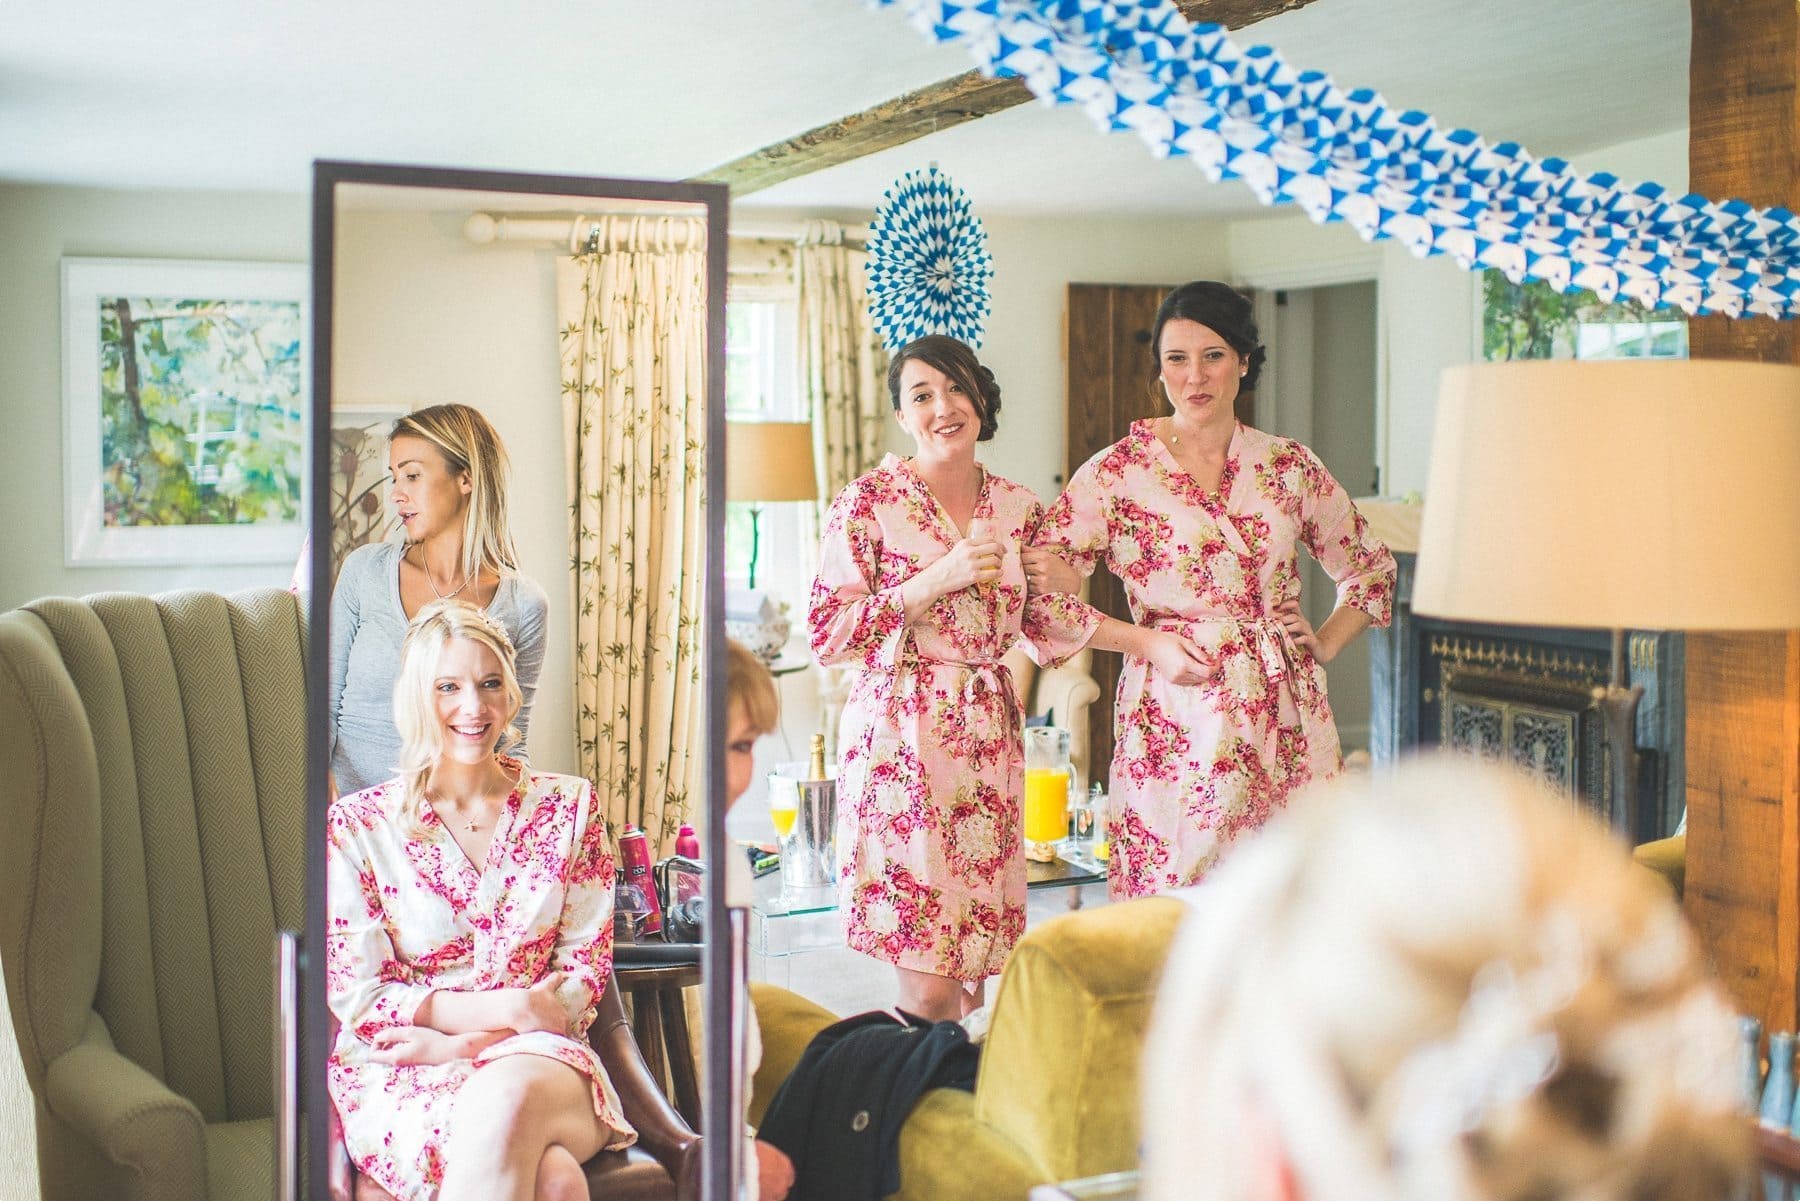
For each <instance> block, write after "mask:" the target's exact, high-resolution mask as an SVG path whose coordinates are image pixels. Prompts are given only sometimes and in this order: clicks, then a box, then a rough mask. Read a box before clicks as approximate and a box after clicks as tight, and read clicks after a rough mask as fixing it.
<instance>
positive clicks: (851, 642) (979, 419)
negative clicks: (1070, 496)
mask: <svg viewBox="0 0 1800 1201" xmlns="http://www.w3.org/2000/svg"><path fill="white" fill-rule="evenodd" d="M888 393H889V398H890V399H891V400H892V402H893V406H894V413H895V415H896V417H897V418H898V420H899V422H900V426H901V428H902V429H904V430H905V431H906V432H907V434H908V435H910V436H911V438H912V439H913V442H914V443H915V445H916V447H917V450H916V453H915V454H914V455H913V457H911V458H909V459H902V458H899V457H897V456H895V455H888V456H887V457H886V458H885V459H883V460H882V462H881V464H880V465H879V466H877V467H876V468H875V469H874V470H872V471H870V472H868V473H867V474H865V475H862V476H860V477H859V478H857V479H856V480H853V481H852V482H851V483H850V484H849V485H848V486H847V487H846V488H845V489H844V490H843V492H841V493H840V494H839V495H838V497H837V499H836V500H835V501H833V502H832V506H831V510H830V512H829V514H828V515H827V517H826V523H825V532H824V537H823V543H822V546H821V548H820V554H819V574H818V578H817V579H816V580H814V581H813V588H812V599H811V604H810V607H809V611H808V613H807V621H808V625H809V628H810V633H811V642H812V649H813V653H814V654H815V655H817V656H818V658H819V661H820V662H821V663H824V664H828V665H829V664H837V663H852V664H855V665H856V666H858V667H860V668H862V669H863V670H862V672H861V673H860V674H859V675H858V677H857V679H856V682H855V684H854V685H853V686H852V688H851V691H850V696H849V699H848V701H847V703H846V705H845V707H844V716H843V724H842V726H841V727H840V732H839V739H838V745H839V746H840V747H841V748H843V750H842V756H841V761H840V763H839V767H838V776H837V781H838V830H837V849H838V890H839V907H840V909H841V911H842V912H843V914H844V924H845V932H846V936H847V939H848V941H849V944H850V946H851V947H853V948H855V949H856V950H858V951H861V952H862V953H864V954H866V955H869V956H872V957H874V958H877V959H882V960H885V961H887V962H889V963H892V964H893V965H894V967H895V968H896V969H897V971H898V973H899V985H900V1007H901V1008H902V1009H905V1010H907V1011H908V1012H911V1013H916V1014H918V1015H920V1016H921V1017H928V1018H934V1019H944V1018H956V1017H959V1016H961V1015H962V1014H964V1013H967V1012H969V1011H971V1010H973V1009H974V1008H976V1007H977V1006H978V1005H979V1004H980V1003H981V995H980V994H981V986H982V983H983V982H984V981H985V980H986V979H987V977H988V976H990V975H993V974H995V973H996V972H998V971H999V970H1000V968H1001V966H1002V965H1003V964H1004V963H1005V961H1006V957H1007V955H1008V954H1009V953H1010V952H1011V950H1012V948H1013V944H1014V943H1016V942H1017V941H1018V938H1019V935H1020V934H1021V933H1022V932H1023V930H1024V927H1025V862H1024V859H1023V858H1022V856H1021V853H1020V851H1021V847H1020V812H1019V796H1020V791H1021V786H1022V776H1023V766H1024V751H1023V746H1022V743H1021V740H1020V730H1021V724H1022V723H1021V720H1020V715H1019V708H1018V701H1017V697H1016V694H1015V693H1014V691H1013V684H1012V680H1011V678H1010V676H1009V673H1008V672H1007V670H1006V668H1005V667H1004V666H1003V665H1002V663H1001V656H1002V655H1003V654H1005V653H1006V651H1007V650H1008V649H1009V648H1011V646H1012V644H1013V643H1014V642H1015V641H1016V640H1017V639H1018V638H1019V636H1020V631H1021V628H1022V623H1023V618H1024V613H1025V575H1024V570H1023V568H1022V567H1021V566H1020V562H1019V555H1018V548H1019V546H1020V545H1021V544H1022V543H1024V542H1025V541H1026V540H1028V539H1029V538H1030V537H1031V535H1032V534H1033V533H1034V532H1035V530H1036V527H1037V523H1038V519H1039V517H1040V515H1041V512H1042V510H1041V506H1040V505H1039V504H1038V501H1037V498H1036V497H1035V496H1033V495H1032V493H1031V492H1030V491H1029V490H1028V489H1026V488H1024V487H1022V486H1020V485H1018V484H1015V483H1012V482H1011V481H1009V480H1005V479H1002V478H1000V477H999V476H996V475H993V474H992V473H990V472H988V471H987V470H986V469H984V468H983V467H982V466H981V464H980V463H978V462H977V461H976V459H975V447H976V444H977V443H980V442H985V441H987V440H988V439H990V438H992V437H993V436H994V432H995V430H996V429H997V428H998V418H999V414H1000V386H999V384H998V383H997V382H996V381H995V380H994V375H993V372H991V371H989V370H988V369H987V368H986V367H983V366H982V365H981V363H980V362H979V361H978V360H977V359H976V357H975V353H974V351H972V350H970V349H969V347H968V346H966V345H964V344H963V343H962V342H959V341H957V340H956V339H954V338H949V337H944V336H942V335H929V336H927V337H924V338H919V339H917V340H915V341H913V342H910V343H908V344H907V345H906V346H904V347H902V348H901V349H900V350H899V352H898V353H896V354H895V355H894V357H893V360H892V361H891V362H890V363H889V365H888ZM1113 624H1114V627H1117V628H1116V629H1114V628H1109V629H1108V630H1106V631H1103V632H1101V633H1100V634H1099V635H1097V637H1098V638H1099V639H1100V641H1099V642H1098V643H1097V645H1104V644H1105V643H1106V640H1107V638H1108V636H1122V637H1124V638H1127V639H1130V640H1132V641H1133V645H1135V646H1139V647H1140V648H1141V650H1142V653H1146V654H1164V655H1165V656H1173V657H1185V656H1186V654H1187V653H1188V651H1189V650H1191V647H1189V648H1186V649H1184V648H1183V646H1182V642H1183V641H1184V640H1182V639H1179V638H1177V637H1176V636H1174V635H1169V634H1162V633H1159V632H1157V631H1153V630H1139V629H1137V628H1136V627H1132V626H1128V625H1126V623H1123V622H1115V623H1113Z"/></svg>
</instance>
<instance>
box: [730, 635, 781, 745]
mask: <svg viewBox="0 0 1800 1201" xmlns="http://www.w3.org/2000/svg"><path fill="white" fill-rule="evenodd" d="M733 705H742V706H743V707H744V716H745V717H748V718H749V719H750V724H751V725H753V726H755V727H756V732H757V733H758V734H770V733H773V732H774V731H775V727H776V726H777V725H778V724H780V721H781V698H780V697H779V696H778V695H776V692H775V677H774V676H772V675H770V674H769V668H768V665H767V664H765V663H764V662H763V661H762V660H761V659H758V658H757V657H756V656H755V655H754V654H752V653H751V651H750V649H749V648H748V647H746V646H745V645H744V644H743V643H741V642H739V641H737V640H736V639H735V638H727V639H726V640H725V711H726V712H727V713H730V712H731V707H732V706H733Z"/></svg>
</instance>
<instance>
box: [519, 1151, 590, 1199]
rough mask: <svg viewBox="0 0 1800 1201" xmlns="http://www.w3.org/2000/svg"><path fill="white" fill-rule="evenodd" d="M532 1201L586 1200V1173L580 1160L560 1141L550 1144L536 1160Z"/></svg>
mask: <svg viewBox="0 0 1800 1201" xmlns="http://www.w3.org/2000/svg"><path fill="white" fill-rule="evenodd" d="M532 1201H588V1183H587V1173H586V1172H584V1171H582V1170H581V1161H580V1160H578V1159H576V1158H575V1155H574V1152H572V1151H570V1150H569V1149H568V1148H567V1147H565V1146H563V1145H562V1144H561V1143H554V1144H552V1145H551V1146H550V1147H549V1149H548V1150H546V1151H545V1152H544V1157H543V1158H542V1159H540V1160H538V1170H537V1192H536V1193H535V1194H533V1196H532Z"/></svg>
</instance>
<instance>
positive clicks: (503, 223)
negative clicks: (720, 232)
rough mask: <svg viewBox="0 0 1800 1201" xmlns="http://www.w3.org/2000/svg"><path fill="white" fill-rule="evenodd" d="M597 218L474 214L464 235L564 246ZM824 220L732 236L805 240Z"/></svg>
mask: <svg viewBox="0 0 1800 1201" xmlns="http://www.w3.org/2000/svg"><path fill="white" fill-rule="evenodd" d="M605 216H607V217H668V216H670V213H669V211H668V210H667V209H639V210H633V211H623V212H609V213H607V214H605ZM594 220H595V219H594V218H590V217H587V216H582V217H577V218H576V219H575V220H573V221H571V220H569V219H568V218H566V217H523V216H517V215H513V214H508V213H485V212H482V213H470V214H469V216H468V219H467V220H465V221H464V222H463V227H462V228H463V237H465V238H467V239H468V240H469V241H471V242H477V243H480V244H483V245H486V244H488V243H490V242H555V243H556V244H558V245H560V246H574V245H576V244H577V243H579V242H581V241H582V240H583V238H584V237H585V236H586V235H585V233H582V232H580V231H578V229H577V227H578V226H582V225H586V226H588V228H589V230H591V229H592V225H593V222H594ZM829 224H831V223H830V222H821V221H770V222H760V221H753V222H738V223H733V224H732V226H731V229H730V235H731V236H732V237H734V238H764V239H767V240H769V241H775V242H803V241H807V240H809V235H813V234H814V233H815V230H816V227H818V226H820V225H829ZM868 238H869V230H868V227H867V226H862V225H852V226H845V227H844V242H845V243H846V244H847V245H852V246H861V245H862V244H863V243H865V242H867V241H868Z"/></svg>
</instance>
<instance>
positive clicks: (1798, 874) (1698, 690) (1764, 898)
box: [1686, 0, 1800, 1030]
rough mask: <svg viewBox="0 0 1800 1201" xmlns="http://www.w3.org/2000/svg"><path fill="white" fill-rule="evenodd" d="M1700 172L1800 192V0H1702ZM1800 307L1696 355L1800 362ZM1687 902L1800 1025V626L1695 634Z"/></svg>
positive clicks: (1715, 329)
mask: <svg viewBox="0 0 1800 1201" xmlns="http://www.w3.org/2000/svg"><path fill="white" fill-rule="evenodd" d="M1690 4H1691V12H1692V15H1693V49H1692V58H1691V61H1690V66H1689V75H1688V186H1689V188H1690V189H1691V190H1692V191H1695V192H1698V193H1700V194H1701V195H1703V196H1706V197H1708V198H1709V199H1713V200H1724V199H1726V198H1730V197H1735V198H1738V199H1742V200H1746V201H1749V202H1750V203H1752V204H1755V205H1759V206H1769V205H1783V206H1786V207H1788V208H1790V209H1792V208H1795V207H1796V205H1797V204H1800V150H1797V146H1800V131H1797V129H1796V125H1797V118H1800V86H1797V84H1800V5H1796V2H1795V0H1690ZM1796 334H1797V331H1796V329H1795V324H1794V322H1792V321H1773V320H1769V319H1767V318H1758V319H1754V320H1741V321H1734V320H1731V319H1729V318H1725V317H1705V318H1700V319H1698V320H1696V321H1694V322H1693V324H1692V326H1691V327H1690V330H1689V339H1690V348H1691V353H1692V355H1693V357H1694V358H1697V359H1700V358H1708V359H1751V360H1756V361H1759V362H1775V363H1796V362H1800V337H1797V336H1796ZM1687 721H1688V731H1687V799H1688V851H1687V855H1688V859H1687V885H1686V908H1687V914H1688V917H1689V919H1690V920H1691V921H1692V922H1693V923H1694V926H1695V929H1696V930H1697V931H1698V932H1699V935H1700V938H1701V941H1702V943H1703V944H1704V945H1705V947H1706V951H1707V953H1708V955H1709V956H1710V957H1711V958H1712V960H1713V963H1714V965H1715V966H1716V967H1717V968H1718V971H1719V975H1720V977H1721V978H1722V979H1723V980H1724V982H1725V984H1726V986H1727V987H1728V988H1729V989H1730V990H1731V993H1732V996H1733V998H1734V999H1735V1000H1736V1002H1737V1005H1738V1007H1739V1008H1740V1009H1742V1010H1743V1011H1744V1012H1745V1013H1748V1014H1752V1015H1755V1016H1756V1017H1759V1018H1761V1019H1762V1021H1763V1024H1764V1026H1765V1027H1766V1028H1767V1029H1769V1030H1793V1029H1795V1028H1796V1025H1797V1024H1800V632H1795V631H1788V632H1784V633H1772V634H1748V635H1723V634H1691V635H1689V636H1688V639H1687Z"/></svg>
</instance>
